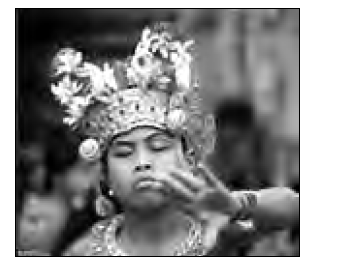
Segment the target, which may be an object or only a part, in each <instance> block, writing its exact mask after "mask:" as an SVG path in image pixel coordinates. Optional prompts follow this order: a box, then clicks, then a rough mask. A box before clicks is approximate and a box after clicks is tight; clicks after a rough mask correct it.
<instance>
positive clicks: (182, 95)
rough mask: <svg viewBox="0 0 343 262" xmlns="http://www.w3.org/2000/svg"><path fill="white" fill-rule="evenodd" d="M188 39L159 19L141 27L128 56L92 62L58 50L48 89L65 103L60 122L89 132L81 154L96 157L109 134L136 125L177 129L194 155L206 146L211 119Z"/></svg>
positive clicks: (209, 144)
mask: <svg viewBox="0 0 343 262" xmlns="http://www.w3.org/2000/svg"><path fill="white" fill-rule="evenodd" d="M192 45H193V41H192V40H182V39H178V37H177V36H176V35H173V34H172V33H171V32H170V31H168V29H167V27H165V26H164V25H163V24H158V25H157V26H155V27H153V28H145V29H144V30H143V33H142V36H141V39H140V41H139V43H138V44H137V47H136V49H135V52H134V55H133V56H131V57H128V58H127V59H126V60H114V59H110V60H107V61H106V62H103V63H102V64H95V63H92V62H89V61H84V59H83V56H82V53H81V52H78V51H76V50H74V49H71V48H65V49H62V50H60V51H59V52H58V53H57V55H56V56H55V58H54V59H53V77H54V81H53V83H52V85H51V91H52V93H53V94H54V95H55V96H56V98H57V99H58V100H59V102H60V103H61V104H62V106H64V108H65V111H66V113H67V116H66V117H65V118H64V119H63V120H64V122H65V123H66V124H68V125H69V126H71V127H72V128H74V129H79V130H80V131H81V132H82V133H83V134H84V135H86V136H87V139H86V140H84V141H83V142H82V143H81V145H80V148H79V152H80V154H81V156H83V157H84V158H86V159H89V160H91V159H95V158H97V157H99V156H100V155H101V152H102V151H103V150H104V149H105V148H106V146H107V144H108V143H109V142H110V140H111V139H112V138H113V136H115V135H118V134H121V133H123V132H127V131H130V130H132V129H133V128H135V127H139V126H152V127H157V128H161V129H165V130H170V131H172V132H174V133H175V132H176V133H179V134H180V135H182V136H183V137H184V138H185V139H186V142H187V144H188V146H189V148H192V149H193V150H194V157H195V158H196V159H195V160H196V161H198V160H200V159H202V158H203V157H204V156H205V155H206V154H207V153H208V152H210V151H211V150H212V148H213V145H214V140H215V124H214V119H213V117H212V115H211V114H210V112H206V111H205V110H204V107H203V105H202V102H201V98H200V92H199V91H200V86H199V82H198V80H197V78H196V74H195V70H194V66H193V63H192V62H193V61H192V60H193V56H192V54H191V48H192Z"/></svg>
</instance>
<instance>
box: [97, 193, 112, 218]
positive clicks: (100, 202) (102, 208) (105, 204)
mask: <svg viewBox="0 0 343 262" xmlns="http://www.w3.org/2000/svg"><path fill="white" fill-rule="evenodd" d="M95 212H96V213H97V214H98V215H99V216H101V217H108V216H110V215H112V214H114V212H115V208H114V205H113V203H112V202H111V201H110V200H109V199H107V198H106V197H105V196H103V195H99V196H98V197H97V198H96V199H95Z"/></svg>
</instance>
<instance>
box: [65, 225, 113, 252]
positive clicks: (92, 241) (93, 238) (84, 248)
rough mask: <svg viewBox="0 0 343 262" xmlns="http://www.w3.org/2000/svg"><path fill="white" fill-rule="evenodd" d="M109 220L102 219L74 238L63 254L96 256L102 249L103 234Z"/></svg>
mask: <svg viewBox="0 0 343 262" xmlns="http://www.w3.org/2000/svg"><path fill="white" fill-rule="evenodd" d="M110 223H111V220H110V219H108V220H102V221H99V222H97V223H96V224H94V225H93V226H92V228H91V229H90V230H89V231H88V232H87V233H85V234H84V235H83V236H81V237H80V238H79V239H78V240H76V241H75V242H74V243H73V244H72V245H71V246H70V247H69V248H67V250H66V251H65V252H64V253H63V256H96V255H101V254H100V253H102V252H103V250H104V248H103V247H104V236H105V232H106V229H107V228H108V226H109V225H110Z"/></svg>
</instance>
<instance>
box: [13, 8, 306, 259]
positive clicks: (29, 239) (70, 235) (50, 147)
mask: <svg viewBox="0 0 343 262" xmlns="http://www.w3.org/2000/svg"><path fill="white" fill-rule="evenodd" d="M299 13H300V12H299V9H136V10H135V9H17V10H16V19H17V21H16V25H17V28H16V29H17V30H16V44H17V46H16V50H17V52H16V62H17V63H16V77H17V78H16V248H18V249H24V250H28V249H35V250H41V251H43V252H49V253H51V254H53V255H59V254H61V252H62V251H63V250H64V249H65V248H66V247H67V246H68V245H69V244H70V243H71V242H72V241H74V240H75V239H77V238H78V237H80V236H81V235H82V234H83V233H84V232H85V231H86V230H87V229H89V227H90V226H91V225H92V224H93V223H94V222H96V221H97V220H98V219H99V217H97V215H96V213H95V211H94V208H93V203H92V198H93V197H94V194H95V192H94V190H93V186H94V184H95V182H96V178H97V174H99V172H100V169H99V167H98V166H90V165H89V164H87V163H84V162H82V161H81V160H80V159H79V158H78V155H77V148H78V143H79V141H80V138H79V137H77V136H76V135H75V134H73V133H72V132H70V131H69V130H68V129H67V128H65V127H64V126H63V125H62V121H61V119H62V116H63V112H62V110H61V109H60V108H59V106H58V103H57V102H56V101H54V99H53V97H52V95H51V94H50V91H49V73H50V72H49V68H50V63H51V59H52V57H53V55H54V54H55V53H56V52H57V51H58V50H59V49H60V48H62V47H74V48H76V49H79V50H81V51H83V52H84V53H85V54H86V56H87V57H89V58H90V59H94V58H96V59H101V58H106V57H108V56H115V57H118V58H121V57H126V56H127V55H129V54H131V53H132V52H133V50H134V48H135V44H136V42H137V41H138V40H139V38H140V34H141V31H142V29H143V28H144V27H145V26H146V25H149V24H152V23H154V22H156V21H168V22H173V23H175V24H176V25H177V26H178V27H179V28H181V29H182V30H184V31H185V32H187V33H188V34H190V35H191V36H192V37H193V38H195V39H196V42H197V45H198V54H199V57H198V59H197V63H198V67H199V70H200V77H201V83H202V85H203V86H205V88H204V90H205V91H204V92H205V94H204V97H206V101H205V102H206V103H207V104H208V106H210V107H211V108H212V109H213V110H214V112H215V116H216V120H217V128H218V139H217V141H218V142H217V146H216V149H215V152H214V153H213V154H212V155H211V156H210V157H209V159H208V164H209V165H210V166H211V167H212V169H213V170H215V171H216V173H218V174H220V176H221V178H222V180H223V181H224V182H225V183H226V184H227V186H228V187H230V188H232V189H249V188H251V189H254V188H263V187H269V186H289V187H291V188H293V189H294V190H296V191H297V192H299V191H300V185H299V121H300V120H299V34H300V24H299V23H300V22H299V21H300V14H299ZM299 238H300V236H299V228H294V229H291V230H287V231H282V232H277V233H275V234H273V235H271V236H268V237H266V238H264V239H261V240H260V241H259V242H257V243H256V244H254V245H252V246H247V247H244V248H242V249H240V250H237V251H236V253H235V254H236V255H241V256H243V255H245V256H294V255H299V254H300V253H299V252H300V250H299Z"/></svg>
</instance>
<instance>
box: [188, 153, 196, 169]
mask: <svg viewBox="0 0 343 262" xmlns="http://www.w3.org/2000/svg"><path fill="white" fill-rule="evenodd" d="M186 161H187V163H188V164H189V165H190V166H191V167H194V166H195V156H194V150H188V151H187V153H186Z"/></svg>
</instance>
